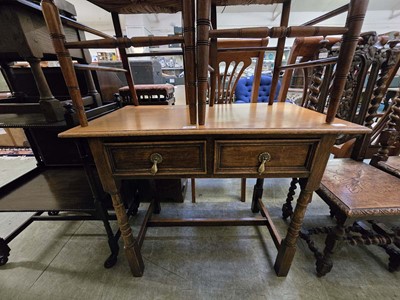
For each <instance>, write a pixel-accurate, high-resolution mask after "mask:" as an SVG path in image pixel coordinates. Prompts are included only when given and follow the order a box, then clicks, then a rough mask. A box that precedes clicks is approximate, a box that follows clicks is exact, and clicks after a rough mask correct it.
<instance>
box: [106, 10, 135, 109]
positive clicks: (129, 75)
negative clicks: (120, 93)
mask: <svg viewBox="0 0 400 300" xmlns="http://www.w3.org/2000/svg"><path fill="white" fill-rule="evenodd" d="M111 16H112V21H113V25H114V30H115V36H116V37H117V38H118V37H122V29H121V22H120V20H119V15H118V14H117V13H111ZM118 50H119V55H120V56H121V62H122V67H123V68H124V69H125V70H126V71H127V72H126V73H125V78H126V81H127V82H128V86H129V92H130V93H131V97H132V102H133V104H134V105H139V100H138V97H137V94H136V90H135V84H134V82H133V77H132V72H131V66H130V65H129V59H128V56H127V55H126V49H125V48H123V47H118Z"/></svg>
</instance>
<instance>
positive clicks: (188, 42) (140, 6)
mask: <svg viewBox="0 0 400 300" xmlns="http://www.w3.org/2000/svg"><path fill="white" fill-rule="evenodd" d="M90 2H92V3H94V4H96V5H98V6H99V7H101V8H103V9H105V10H107V11H109V12H110V13H111V16H112V21H113V25H114V29H115V33H116V35H115V36H116V37H111V36H108V35H105V34H103V33H102V32H100V31H97V30H94V29H92V28H89V27H87V26H84V25H82V27H81V30H84V31H88V32H90V33H92V34H95V35H97V36H99V37H101V38H102V39H97V40H91V41H78V42H68V41H66V39H65V35H63V34H62V30H61V27H60V26H59V25H58V20H57V19H56V18H55V17H54V16H55V15H56V14H57V9H56V7H55V6H52V3H53V1H51V0H44V1H42V6H43V8H44V9H43V12H44V15H45V19H46V20H47V24H48V28H49V30H51V35H52V39H53V44H54V46H55V48H56V52H57V54H58V55H59V58H60V57H62V55H61V56H60V54H61V53H68V51H72V49H87V48H92V49H94V48H103V49H104V48H111V49H114V48H118V50H119V53H120V56H121V61H122V67H123V69H120V70H117V68H114V72H115V71H120V72H124V73H125V76H126V80H127V83H128V86H129V90H130V92H131V97H130V98H131V99H132V102H133V104H134V105H138V104H139V102H138V97H137V95H136V92H135V87H134V82H133V78H132V76H131V71H130V66H129V62H128V58H129V57H133V56H135V54H127V52H126V48H130V47H146V46H157V45H168V44H176V43H181V44H182V45H183V47H182V48H183V56H184V67H185V94H186V101H187V104H188V105H189V106H190V107H191V114H190V121H191V124H196V72H195V38H194V0H189V1H181V0H175V1H163V0H156V1H147V2H146V3H144V2H143V1H139V0H138V1H131V0H123V1H119V3H118V5H115V3H114V1H109V0H93V1H90ZM180 11H181V12H182V18H183V27H184V28H183V35H174V36H144V37H133V38H128V37H123V36H122V28H121V24H120V20H119V14H121V13H123V14H127V13H129V14H138V13H176V12H180ZM161 54H162V53H160V52H157V55H161ZM169 54H170V53H169ZM174 54H182V52H179V53H174ZM145 55H148V56H152V55H154V54H152V53H146V54H145ZM141 56H144V54H141ZM68 60H69V58H68V57H66V58H65V59H62V58H61V59H60V64H65V65H66V64H69V62H68ZM64 61H65V62H64ZM98 68H100V67H98ZM63 69H64V70H67V68H63ZM72 72H73V71H72V70H70V71H68V72H66V73H67V74H65V75H64V76H65V77H66V78H68V79H67V80H71V79H70V78H72V77H75V76H74V74H73V73H72ZM71 83H73V82H71ZM74 89H76V84H73V85H72V86H71V92H72V93H73V94H75V96H74V97H80V96H78V94H79V90H77V91H75V92H74V91H73V90H74ZM76 109H77V110H78V111H81V110H82V109H81V108H76ZM81 119H82V120H84V117H83V116H82V117H81ZM83 123H85V121H83Z"/></svg>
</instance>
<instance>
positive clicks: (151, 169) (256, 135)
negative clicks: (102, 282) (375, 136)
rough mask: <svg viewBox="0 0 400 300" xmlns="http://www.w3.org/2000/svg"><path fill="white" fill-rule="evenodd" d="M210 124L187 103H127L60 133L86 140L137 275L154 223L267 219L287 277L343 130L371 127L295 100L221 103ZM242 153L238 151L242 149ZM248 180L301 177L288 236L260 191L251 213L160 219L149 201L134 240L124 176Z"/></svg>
mask: <svg viewBox="0 0 400 300" xmlns="http://www.w3.org/2000/svg"><path fill="white" fill-rule="evenodd" d="M206 116H207V122H206V125H203V126H199V125H197V126H196V125H190V119H189V108H188V107H187V106H179V105H177V106H163V107H160V106H154V107H150V106H139V107H131V106H126V107H124V108H122V109H120V110H117V111H115V112H113V113H110V114H108V115H106V116H103V117H101V118H99V119H96V120H93V121H91V122H90V123H89V126H87V127H75V128H73V129H70V130H68V131H65V132H63V133H61V134H60V135H59V136H60V137H61V138H79V139H80V138H83V139H87V140H88V142H89V144H90V148H91V151H92V154H93V156H94V160H95V163H96V167H97V169H98V172H99V175H100V179H101V182H102V185H103V188H104V190H105V191H106V192H108V193H109V194H110V195H111V197H112V200H113V205H114V208H115V210H116V214H117V218H118V223H119V226H120V229H121V233H122V237H123V240H124V244H125V252H126V256H127V259H128V262H129V266H130V269H131V271H132V273H133V275H134V276H142V274H143V270H144V264H143V260H142V255H141V252H140V248H141V245H142V243H143V240H144V236H145V233H146V229H147V227H149V226H192V225H201V226H216V225H225V226H226V225H266V226H267V227H268V229H269V231H270V233H271V236H272V238H273V241H274V243H275V245H276V247H277V250H278V255H277V258H276V261H275V265H274V268H275V271H276V273H277V275H278V276H286V275H287V273H288V271H289V269H290V265H291V263H292V260H293V257H294V254H295V251H296V240H297V237H298V235H299V230H300V227H301V225H302V222H303V217H304V214H305V212H306V208H307V205H308V203H309V202H310V199H311V195H312V193H313V192H314V191H315V190H316V189H317V188H318V187H319V184H320V180H321V177H322V174H323V172H324V169H325V166H326V163H327V161H328V158H329V153H330V149H331V148H332V146H333V144H334V141H335V139H336V137H337V135H338V134H366V133H368V132H369V131H370V130H369V129H367V128H365V127H363V126H360V125H356V124H353V123H349V122H346V121H342V120H338V119H336V120H335V121H334V122H333V123H331V124H328V123H326V122H325V115H323V114H320V113H317V112H314V111H311V110H309V109H305V108H302V107H299V106H296V105H293V104H290V103H275V104H274V105H272V106H268V104H265V103H252V104H245V105H238V104H232V105H229V104H227V105H216V106H214V107H208V108H207V111H206ZM238 152H240V155H238ZM182 177H189V178H190V177H195V178H243V177H257V178H268V177H289V178H292V177H298V178H303V179H304V185H303V189H302V191H301V193H300V195H299V198H298V200H297V205H296V208H295V210H294V213H293V217H292V218H291V221H290V224H289V227H288V230H287V234H286V237H284V238H283V239H282V238H281V237H280V236H279V234H278V233H277V231H276V229H275V227H274V224H273V222H272V220H271V218H270V217H269V214H268V211H267V209H266V208H265V206H264V204H263V202H262V201H261V195H262V187H258V188H256V189H255V191H256V192H255V193H254V196H253V200H252V204H251V208H252V211H253V212H259V211H260V212H261V216H262V217H256V218H246V219H217V220H212V219H179V220H177V219H164V220H163V219H162V218H161V217H153V216H152V212H153V211H155V212H156V213H159V211H160V210H159V203H157V202H156V201H153V202H151V204H150V206H149V209H148V211H147V213H146V216H145V218H144V222H143V224H142V227H141V229H140V231H139V234H138V237H137V238H134V237H133V235H132V231H131V228H130V226H129V224H128V219H127V215H126V213H125V207H124V205H123V203H122V202H121V196H120V194H119V190H118V182H119V180H120V179H126V178H182Z"/></svg>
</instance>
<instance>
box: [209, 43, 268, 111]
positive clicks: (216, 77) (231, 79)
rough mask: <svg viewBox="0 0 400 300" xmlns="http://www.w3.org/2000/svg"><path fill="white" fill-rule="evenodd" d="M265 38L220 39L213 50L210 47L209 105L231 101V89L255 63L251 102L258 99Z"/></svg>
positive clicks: (232, 95)
mask: <svg viewBox="0 0 400 300" xmlns="http://www.w3.org/2000/svg"><path fill="white" fill-rule="evenodd" d="M267 45H268V39H251V40H220V41H218V42H217V48H216V51H214V49H212V48H211V49H210V62H211V68H212V70H213V71H211V72H210V82H211V84H210V94H209V98H210V100H209V102H210V103H209V104H210V106H212V105H214V104H226V103H233V102H234V92H235V89H236V86H237V83H238V81H239V79H240V77H241V76H242V75H243V74H244V72H245V71H246V69H249V67H251V66H252V63H253V59H255V60H256V63H255V65H254V72H252V73H253V75H254V81H253V86H252V95H251V102H257V98H258V89H259V86H260V80H261V72H262V65H263V59H264V53H265V50H266V49H267V48H266V47H267ZM214 52H216V57H213V55H215V53H214Z"/></svg>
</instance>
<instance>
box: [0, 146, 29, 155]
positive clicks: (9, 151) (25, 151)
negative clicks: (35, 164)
mask: <svg viewBox="0 0 400 300" xmlns="http://www.w3.org/2000/svg"><path fill="white" fill-rule="evenodd" d="M0 156H33V152H32V149H31V148H23V147H18V148H15V147H2V148H0Z"/></svg>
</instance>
